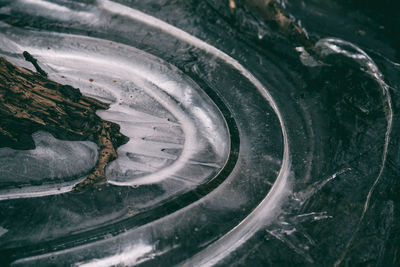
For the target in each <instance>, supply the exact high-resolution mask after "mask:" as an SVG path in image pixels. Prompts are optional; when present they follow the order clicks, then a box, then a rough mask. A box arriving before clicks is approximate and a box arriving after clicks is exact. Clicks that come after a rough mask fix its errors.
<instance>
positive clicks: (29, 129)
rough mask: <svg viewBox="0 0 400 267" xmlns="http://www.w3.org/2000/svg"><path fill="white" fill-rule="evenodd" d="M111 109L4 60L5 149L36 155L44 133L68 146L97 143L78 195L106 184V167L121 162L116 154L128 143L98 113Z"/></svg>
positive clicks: (0, 81)
mask: <svg viewBox="0 0 400 267" xmlns="http://www.w3.org/2000/svg"><path fill="white" fill-rule="evenodd" d="M108 107H109V106H108V105H107V104H104V103H102V102H100V101H98V100H95V99H92V98H90V97H86V96H83V95H82V94H81V92H80V91H79V89H76V88H73V87H72V86H69V85H61V84H59V83H56V82H53V81H50V80H48V79H47V78H46V77H45V75H43V74H42V75H40V74H38V73H34V72H32V71H30V70H27V69H25V68H21V67H18V66H15V65H13V64H12V63H10V62H8V61H7V60H5V59H4V58H2V57H0V118H1V119H0V147H11V148H14V149H33V148H34V142H33V139H32V133H34V132H36V131H39V130H43V131H47V132H50V133H51V134H53V135H54V136H55V137H56V138H59V139H63V140H71V141H72V140H80V141H83V140H90V141H93V142H95V143H96V144H97V145H98V146H99V148H100V151H99V159H98V162H97V164H96V167H95V169H94V170H93V172H92V173H91V174H90V175H89V176H88V178H87V179H86V180H85V181H83V182H82V183H80V184H78V185H77V186H76V187H75V190H78V189H81V188H83V187H85V186H87V185H90V184H93V183H103V182H105V181H106V178H105V174H104V168H105V166H106V165H107V163H109V162H110V161H112V160H114V159H116V158H117V153H116V148H117V147H118V146H120V145H122V144H124V143H126V142H127V140H128V138H127V137H126V136H124V135H122V134H121V133H120V132H119V129H120V128H119V125H117V124H115V123H112V122H108V121H104V120H102V119H101V118H100V117H98V116H97V115H96V110H98V109H108Z"/></svg>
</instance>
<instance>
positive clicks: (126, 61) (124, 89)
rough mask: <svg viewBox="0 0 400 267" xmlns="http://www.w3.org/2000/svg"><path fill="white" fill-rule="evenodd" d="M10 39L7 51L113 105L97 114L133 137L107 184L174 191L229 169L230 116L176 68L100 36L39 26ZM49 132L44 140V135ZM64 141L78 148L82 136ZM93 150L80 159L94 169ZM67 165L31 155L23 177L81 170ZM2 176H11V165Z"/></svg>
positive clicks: (63, 174) (111, 166)
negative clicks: (28, 56)
mask: <svg viewBox="0 0 400 267" xmlns="http://www.w3.org/2000/svg"><path fill="white" fill-rule="evenodd" d="M5 38H6V37H2V39H3V40H4V39H5ZM7 38H8V37H7ZM32 40H35V41H34V42H33V41H32ZM8 42H10V43H18V45H15V46H9V47H13V48H11V49H12V51H6V52H8V53H10V54H11V53H12V54H16V55H18V54H20V53H22V50H27V51H29V52H30V53H32V54H33V55H34V56H36V57H38V59H39V62H40V63H41V64H42V66H44V68H45V69H46V71H48V73H49V74H50V79H53V80H56V81H58V82H60V83H63V84H71V85H73V86H75V87H78V88H80V89H81V91H82V92H83V93H84V94H86V95H88V96H91V97H94V98H97V99H99V100H101V101H104V102H107V103H110V109H109V110H106V111H98V115H99V116H100V117H102V118H103V119H105V120H109V121H112V122H116V123H118V124H119V125H120V126H121V132H122V133H123V134H125V135H126V136H128V137H129V139H130V141H129V142H128V143H127V144H125V145H123V146H121V147H120V148H119V149H118V155H119V158H118V160H116V161H114V162H112V163H111V164H109V166H108V167H107V169H106V174H107V178H108V181H109V183H111V184H114V185H120V186H139V185H143V184H159V185H160V186H162V187H163V188H164V189H167V188H169V189H172V191H175V192H176V191H182V190H188V189H190V188H194V187H195V186H197V185H198V184H200V183H203V182H205V181H207V180H209V179H212V178H213V177H215V176H216V175H217V174H218V172H219V171H220V170H221V169H222V168H223V166H224V164H225V162H226V160H227V158H228V155H229V150H230V138H229V132H228V129H227V125H226V122H225V120H224V118H223V116H222V114H221V113H220V111H219V109H218V108H217V107H216V106H215V104H214V103H213V102H212V101H211V99H210V98H209V97H208V96H207V95H206V94H205V93H204V92H203V91H202V89H201V88H199V87H198V86H197V85H196V84H195V83H194V82H193V81H192V80H191V79H189V78H188V77H186V76H185V75H184V74H183V73H182V72H180V71H179V70H178V69H177V68H176V67H174V66H172V65H170V64H168V63H166V62H164V61H162V60H161V59H159V58H156V57H154V56H152V55H149V54H147V53H145V52H143V51H141V50H137V49H135V48H133V47H129V46H125V45H121V44H115V43H111V42H108V41H104V40H100V39H95V38H88V37H80V36H71V35H63V34H46V33H37V32H35V33H32V36H29V35H27V34H26V33H25V34H24V35H22V34H21V35H18V34H14V35H13V39H8ZM32 44H33V45H34V46H32ZM43 47H46V48H47V47H51V50H49V49H43ZM10 59H11V60H12V59H13V58H10ZM14 61H18V59H14ZM44 136H47V138H49V139H50V137H49V136H48V135H44ZM44 136H42V137H41V138H42V139H41V140H46V137H44ZM64 143H65V144H68V145H70V146H73V144H74V143H76V142H64ZM38 149H41V148H40V147H39V148H37V149H36V150H34V151H32V153H35V151H37V150H38ZM54 149H56V150H57V147H52V146H51V145H50V146H49V147H47V150H46V151H47V152H46V153H48V155H47V156H48V157H50V158H52V157H53V156H52V154H54ZM80 149H82V148H80ZM67 153H68V151H65V152H60V151H59V153H58V157H59V158H58V159H60V160H61V159H63V158H66V157H71V155H68V154H67ZM3 154H4V152H3ZM94 155H95V154H94V152H93V151H92V152H91V154H90V155H89V154H84V153H82V154H81V155H80V156H79V157H86V158H85V159H83V160H82V162H85V164H86V165H85V166H86V167H87V168H89V169H90V168H92V167H93V165H94V163H95V156H94ZM96 155H97V154H96ZM32 158H34V157H33V156H32ZM71 158H73V157H71ZM75 159H78V157H75ZM54 160H55V161H56V160H57V158H54ZM89 161H90V164H88V162H89ZM3 165H4V164H3ZM64 165H65V164H61V163H60V164H55V165H54V166H43V168H39V169H38V168H36V167H34V166H33V164H32V163H30V161H26V163H24V164H23V166H22V169H23V172H24V173H25V174H24V175H25V176H24V177H26V175H30V174H31V173H33V172H36V175H37V176H38V177H39V176H41V175H42V174H43V176H42V177H45V176H46V175H44V174H45V173H46V172H53V171H55V172H58V173H59V175H58V176H57V177H60V178H64V177H66V176H68V175H70V172H72V170H74V171H76V170H77V168H76V167H75V166H74V167H72V166H69V165H68V166H67V165H65V166H64ZM7 169H8V170H9V171H10V170H13V169H14V168H11V167H10V168H7ZM1 175H2V176H5V179H10V178H9V176H8V175H7V174H6V171H4V172H3V173H2V174H1ZM3 179H4V178H3ZM28 180H29V179H28Z"/></svg>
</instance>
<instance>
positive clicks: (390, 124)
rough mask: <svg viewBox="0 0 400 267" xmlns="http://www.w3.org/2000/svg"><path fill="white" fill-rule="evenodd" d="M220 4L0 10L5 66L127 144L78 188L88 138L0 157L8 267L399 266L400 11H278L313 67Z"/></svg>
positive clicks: (47, 141)
mask: <svg viewBox="0 0 400 267" xmlns="http://www.w3.org/2000/svg"><path fill="white" fill-rule="evenodd" d="M226 2H227V3H225V2H223V1H211V0H210V1H202V2H201V3H197V2H196V1H146V2H143V1H117V2H114V1H106V0H102V1H62V0H57V1H55V0H54V1H44V0H38V1H33V0H19V1H3V2H1V3H0V19H1V22H0V55H1V56H4V57H6V58H7V59H8V60H10V61H12V62H13V63H15V64H18V65H21V66H25V67H27V68H32V67H31V66H30V65H29V64H28V63H27V62H25V61H24V59H23V56H22V51H25V50H26V51H29V53H31V54H32V55H33V56H35V58H37V59H38V62H39V65H40V66H41V67H42V68H43V70H44V71H46V72H47V73H48V74H49V78H50V79H52V80H55V81H58V82H62V83H63V84H70V85H72V86H74V87H78V88H80V90H81V91H82V93H83V94H85V95H88V96H91V97H94V98H97V99H99V100H101V101H104V102H107V103H110V105H111V108H110V109H109V110H107V111H101V112H98V115H99V116H101V117H102V118H103V119H106V120H109V121H113V122H116V123H118V124H120V125H121V132H122V133H123V134H125V135H126V136H128V137H129V138H130V141H129V143H127V144H126V145H124V146H121V147H120V148H119V150H118V153H119V159H118V160H116V161H114V162H113V163H111V164H109V166H108V167H107V169H106V173H107V178H108V181H109V183H108V184H107V185H103V186H96V187H94V188H92V189H90V190H87V191H84V192H82V193H71V192H69V190H70V188H71V187H72V186H73V185H74V184H76V183H78V182H80V181H82V180H83V179H85V175H87V174H88V173H89V172H90V170H91V168H93V166H94V164H95V161H96V157H97V153H96V145H95V144H94V143H90V142H69V141H59V140H57V139H55V138H54V137H52V136H50V135H49V134H47V133H43V132H40V133H36V134H35V136H34V138H35V141H37V148H36V150H30V151H15V150H12V149H8V148H3V149H0V163H1V165H2V166H3V167H1V168H0V186H1V188H0V199H1V201H0V261H1V262H2V263H4V264H6V265H7V264H13V265H27V266H30V265H32V264H37V265H40V266H42V265H54V264H60V265H73V266H75V265H77V266H80V265H83V266H113V265H118V264H126V265H135V264H137V265H143V266H165V265H185V266H200V265H205V266H210V265H218V266H232V265H233V266H269V265H276V266H293V265H294V264H296V265H304V266H312V265H323V266H325V265H328V266H332V265H336V266H355V265H362V266H368V265H369V266H397V265H398V264H399V262H398V261H399V259H400V255H399V245H398V244H399V243H400V240H399V239H398V232H399V230H400V228H399V225H398V223H397V222H398V220H399V204H400V199H399V197H398V192H399V190H400V183H399V181H398V173H399V171H398V166H400V154H399V152H400V150H399V147H398V143H399V123H398V120H397V115H396V114H397V113H398V102H399V99H400V98H399V91H398V90H399V78H398V77H400V76H399V72H400V64H399V63H398V62H399V61H400V59H399V50H398V49H399V48H398V47H399V46H398V45H397V44H398V39H396V38H397V37H398V36H397V35H395V33H396V31H398V29H399V27H395V26H393V25H397V26H399V24H398V23H399V20H398V19H399V18H398V16H397V15H396V14H395V13H393V12H391V9H389V8H380V9H379V8H378V9H377V10H375V8H376V7H375V6H370V5H363V4H362V3H358V2H356V1H354V2H350V1H335V2H332V1H314V0H309V1H297V2H296V3H294V2H295V1H286V0H282V1H279V2H280V4H281V7H282V9H283V10H285V12H287V13H288V14H290V16H292V18H293V19H294V20H295V21H296V23H297V24H298V25H299V26H300V27H302V29H304V30H305V31H306V32H307V34H308V36H309V38H310V40H311V41H312V42H313V43H314V44H315V47H316V51H318V52H317V56H315V55H310V54H309V53H307V51H306V50H305V49H304V48H303V47H301V46H299V44H298V43H296V42H295V41H293V40H291V39H290V40H289V39H288V38H287V37H285V35H284V34H282V33H281V32H279V31H278V30H277V29H276V28H274V26H273V25H272V24H270V23H265V22H263V21H262V20H261V19H260V18H259V17H258V16H257V15H255V14H253V13H252V12H251V11H250V10H249V9H247V8H246V7H244V6H242V5H241V3H237V7H236V8H235V10H231V9H230V8H229V5H228V1H226ZM292 2H293V3H292ZM393 8H394V7H393ZM396 16H397V17H396ZM396 23H397V24H396ZM396 36H397V37H396ZM46 151H48V153H47V152H46ZM45 152H46V153H45ZM29 158H32V159H31V160H29ZM16 159H22V160H19V161H22V162H23V163H22V164H21V165H20V166H18V165H16V164H15V160H16ZM25 159H26V160H25ZM42 161H44V162H47V163H48V164H40V162H42ZM73 161H79V164H75V165H74V166H73V167H71V166H70V165H71V164H72V163H73ZM39 164H40V167H38V166H39ZM28 176H29V177H28Z"/></svg>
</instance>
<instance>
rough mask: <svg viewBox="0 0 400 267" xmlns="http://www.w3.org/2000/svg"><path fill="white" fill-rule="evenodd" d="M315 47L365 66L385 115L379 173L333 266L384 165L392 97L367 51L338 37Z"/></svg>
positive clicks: (391, 117) (372, 191) (365, 208)
mask: <svg viewBox="0 0 400 267" xmlns="http://www.w3.org/2000/svg"><path fill="white" fill-rule="evenodd" d="M316 47H317V48H319V49H320V51H321V56H328V55H330V54H342V55H344V56H346V57H349V58H352V59H354V61H356V62H357V63H358V64H359V65H360V66H362V67H363V68H365V69H366V70H365V71H366V72H367V73H368V74H369V75H371V77H372V78H373V79H374V80H375V81H376V82H377V83H378V85H379V86H380V88H381V90H382V97H383V107H384V112H385V117H386V122H387V126H386V132H385V143H384V147H383V153H382V158H381V165H380V168H379V173H378V175H377V177H376V178H375V181H374V182H373V184H372V186H371V188H370V189H369V191H368V194H367V197H366V200H365V202H364V208H363V211H362V213H361V216H360V219H359V222H358V224H357V227H356V230H355V231H353V235H352V236H351V238H350V240H349V241H348V242H347V244H346V248H345V249H344V250H343V253H342V254H341V255H340V257H339V258H338V259H337V261H336V262H335V264H334V266H339V265H340V264H341V262H342V260H343V259H344V257H345V256H346V254H347V251H348V249H349V248H350V245H351V243H352V242H353V239H354V237H355V235H356V233H358V231H359V228H360V225H361V222H362V221H363V219H364V216H365V213H366V212H367V210H368V207H369V202H370V200H371V196H372V194H373V193H374V191H375V188H376V186H377V184H378V183H379V181H380V179H381V177H382V173H383V170H384V168H385V165H386V159H387V153H388V148H389V141H390V134H391V132H392V124H393V107H392V99H391V96H390V92H389V88H390V87H389V85H387V84H386V82H385V81H384V79H383V75H382V73H381V72H380V71H379V69H378V66H377V65H376V64H375V62H374V61H373V60H372V58H371V57H370V56H368V54H367V53H365V52H364V51H363V50H362V49H361V48H359V47H357V46H356V45H354V44H352V43H350V42H347V41H344V40H341V39H338V38H325V39H321V40H319V41H318V42H317V44H316Z"/></svg>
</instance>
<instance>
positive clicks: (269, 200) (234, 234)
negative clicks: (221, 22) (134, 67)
mask: <svg viewBox="0 0 400 267" xmlns="http://www.w3.org/2000/svg"><path fill="white" fill-rule="evenodd" d="M98 2H99V3H100V4H101V6H102V7H103V8H104V9H106V10H108V11H110V12H112V13H117V14H120V15H125V16H128V17H130V18H132V19H134V20H137V21H140V22H142V23H145V24H147V25H149V26H152V27H154V28H158V29H161V30H163V31H165V32H168V33H170V34H171V35H173V36H175V37H176V38H178V39H181V40H183V41H185V42H187V43H189V44H191V45H193V46H195V47H198V48H201V49H203V50H204V51H206V52H207V53H209V54H212V55H215V56H216V57H218V58H220V59H221V60H223V61H224V62H226V63H227V64H229V65H231V66H232V67H234V68H235V69H237V70H238V71H239V72H240V73H241V74H242V75H243V76H244V77H246V78H247V79H248V80H249V81H250V82H251V83H253V85H254V86H255V87H256V88H257V89H258V91H259V92H260V93H261V95H262V96H263V97H264V98H265V99H266V100H267V101H268V103H269V104H270V106H271V107H272V109H273V110H274V112H275V113H276V115H277V117H278V120H279V123H280V125H281V130H282V136H283V143H284V149H283V158H282V165H281V169H280V171H279V174H278V176H277V179H276V181H275V183H274V184H273V186H272V188H271V190H270V192H269V193H268V195H267V196H266V197H265V198H264V199H263V200H262V201H261V202H260V204H259V205H258V206H257V207H256V208H255V209H254V210H253V211H252V212H251V213H250V214H249V215H248V216H247V217H246V218H245V219H244V220H243V221H242V222H241V223H239V224H238V225H237V226H236V227H235V228H233V229H232V230H231V231H229V232H228V233H227V234H225V235H224V236H223V237H221V238H220V239H218V240H217V241H215V242H214V243H212V244H211V245H209V246H208V247H206V248H205V249H204V250H202V251H201V252H199V253H198V254H196V255H195V256H194V257H192V258H191V259H188V260H187V261H186V262H184V263H183V265H184V266H212V265H214V264H216V263H218V262H220V261H221V260H222V259H224V258H225V257H226V256H228V255H229V254H230V253H231V252H232V251H234V250H236V249H237V248H238V247H240V246H241V245H242V244H243V243H244V242H246V241H247V240H248V239H249V238H250V237H251V236H253V235H254V234H255V233H256V232H257V231H258V230H259V229H260V228H261V227H263V226H265V225H266V224H268V223H270V222H271V219H273V218H274V217H275V216H276V213H277V212H278V211H279V206H280V202H281V201H282V199H283V198H284V196H286V195H287V194H288V193H289V191H290V188H289V181H288V177H289V175H290V166H291V162H290V155H289V142H288V136H287V131H286V127H285V123H284V120H283V117H282V115H281V113H280V111H279V109H278V106H277V104H276V103H275V101H274V99H273V98H272V96H271V94H270V93H269V91H268V90H267V89H266V88H265V87H264V86H263V85H262V83H261V82H260V81H259V80H258V79H257V78H256V77H254V76H253V74H251V73H250V72H249V71H248V70H247V69H246V68H245V67H244V66H243V65H241V64H240V63H239V62H238V61H237V60H235V59H233V58H232V57H230V56H229V55H227V54H226V53H224V52H222V51H221V50H219V49H217V48H215V47H213V46H211V45H209V44H207V43H206V42H204V41H202V40H200V39H198V38H196V37H194V36H192V35H190V34H189V33H187V32H185V31H183V30H181V29H178V28H176V27H174V26H172V25H170V24H167V23H166V22H164V21H162V20H159V19H157V18H154V17H152V16H150V15H147V14H145V13H143V12H140V11H138V10H135V9H132V8H128V7H126V6H123V5H121V4H117V3H115V2H112V1H108V0H99V1H98Z"/></svg>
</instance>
